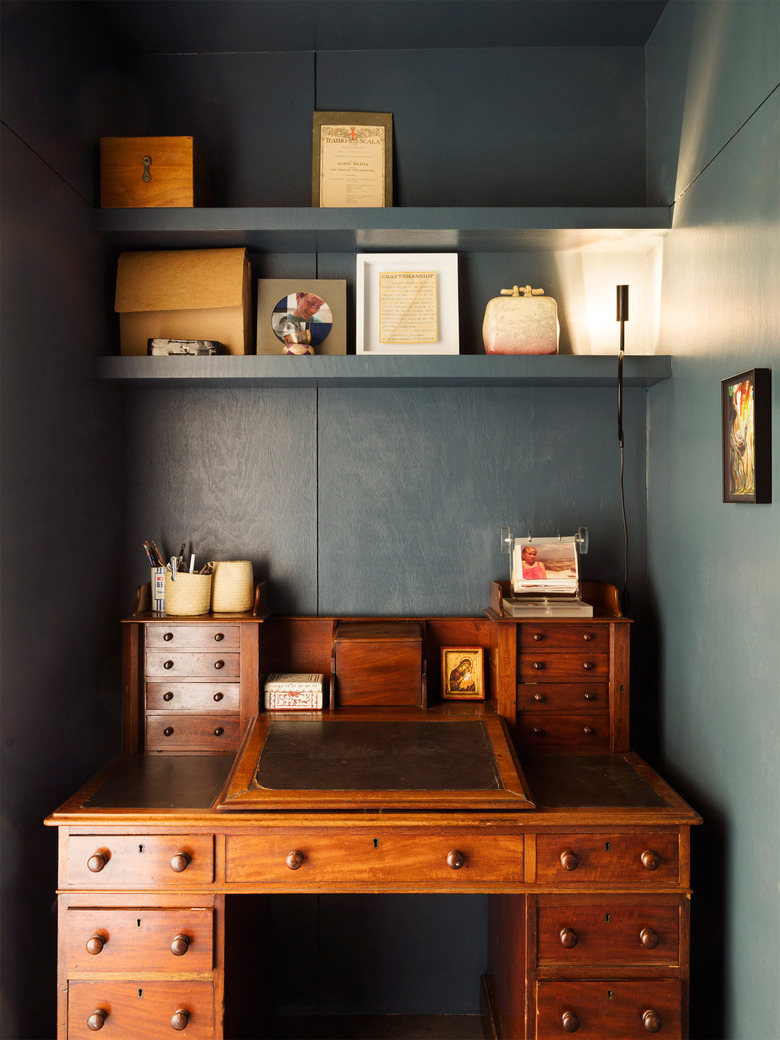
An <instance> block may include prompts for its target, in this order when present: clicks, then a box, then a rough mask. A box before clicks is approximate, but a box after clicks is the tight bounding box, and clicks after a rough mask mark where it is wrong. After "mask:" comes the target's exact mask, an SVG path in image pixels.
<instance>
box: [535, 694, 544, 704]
mask: <svg viewBox="0 0 780 1040" xmlns="http://www.w3.org/2000/svg"><path fill="white" fill-rule="evenodd" d="M534 700H535V701H539V702H540V703H541V702H542V701H543V700H544V694H543V693H535V694H534Z"/></svg>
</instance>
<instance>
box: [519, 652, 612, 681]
mask: <svg viewBox="0 0 780 1040" xmlns="http://www.w3.org/2000/svg"><path fill="white" fill-rule="evenodd" d="M517 677H518V679H519V680H520V681H521V682H524V683H533V682H557V681H560V680H561V679H583V678H589V679H602V680H604V679H609V654H597V653H592V652H591V651H589V650H583V651H582V652H581V653H571V654H569V653H566V654H547V653H541V652H539V653H533V652H532V651H531V652H529V653H527V654H526V653H524V654H523V655H522V657H519V658H518V660H517Z"/></svg>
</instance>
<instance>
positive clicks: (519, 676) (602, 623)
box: [488, 582, 630, 755]
mask: <svg viewBox="0 0 780 1040" xmlns="http://www.w3.org/2000/svg"><path fill="white" fill-rule="evenodd" d="M584 584H588V583H584ZM589 584H590V585H592V586H594V588H593V589H588V590H587V591H588V592H589V593H592V594H593V598H594V599H595V600H596V601H597V602H599V601H600V598H601V597H603V596H606V593H605V592H604V589H603V587H602V586H601V585H600V583H598V582H592V583H589ZM494 585H495V586H497V587H499V583H494ZM493 601H494V602H495V603H496V604H500V601H501V596H500V594H499V593H496V594H495V595H494V596H493ZM499 609H500V608H499ZM488 614H489V616H491V617H493V618H494V619H495V620H497V621H499V624H498V625H497V626H496V628H497V629H498V631H497V635H496V647H495V650H494V658H495V668H496V676H497V682H496V686H497V694H498V695H497V698H496V700H497V702H498V710H499V712H500V714H502V715H503V716H504V717H505V718H506V719H507V720H508V722H509V724H510V728H512V729H513V732H514V737H515V742H516V744H517V747H518V749H519V750H520V752H521V754H531V755H544V754H560V753H564V752H572V751H591V752H596V753H601V754H603V753H605V752H616V751H626V750H628V747H629V631H630V622H629V621H628V619H626V618H623V617H621V616H620V614H619V611H618V608H617V604H616V603H613V602H611V601H609V600H607V601H606V602H605V603H603V604H602V603H600V602H599V605H598V606H595V607H594V612H593V617H592V618H580V617H572V618H566V617H562V618H555V619H548V618H546V617H540V618H522V619H517V618H510V617H508V616H500V615H499V614H498V613H497V610H496V608H495V607H494V608H492V609H491V611H489V612H488Z"/></svg>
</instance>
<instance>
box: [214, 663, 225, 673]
mask: <svg viewBox="0 0 780 1040" xmlns="http://www.w3.org/2000/svg"><path fill="white" fill-rule="evenodd" d="M214 667H215V668H216V669H217V671H219V670H220V668H224V667H225V662H224V661H215V662H214Z"/></svg>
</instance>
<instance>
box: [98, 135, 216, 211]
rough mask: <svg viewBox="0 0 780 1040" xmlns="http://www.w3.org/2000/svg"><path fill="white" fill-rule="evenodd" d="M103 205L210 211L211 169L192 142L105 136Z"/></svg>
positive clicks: (101, 156) (101, 174) (101, 184)
mask: <svg viewBox="0 0 780 1040" xmlns="http://www.w3.org/2000/svg"><path fill="white" fill-rule="evenodd" d="M100 205H101V206H103V207H128V206H185V207H186V206H190V207H191V206H210V205H211V170H210V169H209V166H208V163H207V162H206V158H205V156H204V155H203V153H202V152H201V150H200V149H199V148H198V146H197V145H196V144H195V141H194V139H193V138H192V137H102V138H101V139H100Z"/></svg>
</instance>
